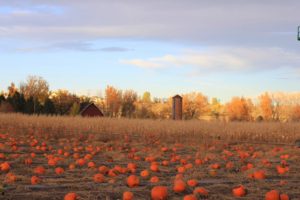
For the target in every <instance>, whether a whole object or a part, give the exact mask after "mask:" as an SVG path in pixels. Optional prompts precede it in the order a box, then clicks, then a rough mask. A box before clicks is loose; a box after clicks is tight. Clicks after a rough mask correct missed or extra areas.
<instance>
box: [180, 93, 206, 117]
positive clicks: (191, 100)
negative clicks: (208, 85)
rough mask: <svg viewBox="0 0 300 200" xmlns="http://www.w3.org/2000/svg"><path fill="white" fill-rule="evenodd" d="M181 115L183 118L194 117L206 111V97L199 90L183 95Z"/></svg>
mask: <svg viewBox="0 0 300 200" xmlns="http://www.w3.org/2000/svg"><path fill="white" fill-rule="evenodd" d="M182 101H183V115H184V118H185V119H196V118H199V117H200V116H201V115H202V114H204V113H205V112H207V111H208V99H207V97H206V96H204V95H203V94H202V93H200V92H191V93H188V94H184V95H183V100H182Z"/></svg>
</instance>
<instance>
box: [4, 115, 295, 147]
mask: <svg viewBox="0 0 300 200" xmlns="http://www.w3.org/2000/svg"><path fill="white" fill-rule="evenodd" d="M8 130H10V131H13V132H15V133H17V134H24V132H26V131H42V132H47V133H48V134H53V136H56V137H60V136H64V137H65V136H68V135H69V136H70V137H71V136H74V135H76V134H86V133H91V134H96V135H97V137H98V138H100V139H103V138H109V139H117V138H118V137H120V136H122V135H129V136H131V138H137V139H138V140H149V142H150V141H151V140H160V141H161V142H205V141H209V140H214V139H220V140H225V141H248V142H263V143H265V142H266V143H287V144H292V143H293V142H294V141H295V140H296V139H299V138H300V123H279V122H260V123H257V122H229V123H224V122H206V121H198V120H193V121H171V120H150V119H149V120H142V119H116V118H82V117H66V116H34V115H33V116H28V115H21V114H0V132H1V131H2V132H3V131H8Z"/></svg>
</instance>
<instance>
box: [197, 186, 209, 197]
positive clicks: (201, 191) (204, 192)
mask: <svg viewBox="0 0 300 200" xmlns="http://www.w3.org/2000/svg"><path fill="white" fill-rule="evenodd" d="M194 194H198V195H200V196H205V197H206V196H208V191H207V190H206V189H205V188H203V187H197V188H196V189H195V190H194Z"/></svg>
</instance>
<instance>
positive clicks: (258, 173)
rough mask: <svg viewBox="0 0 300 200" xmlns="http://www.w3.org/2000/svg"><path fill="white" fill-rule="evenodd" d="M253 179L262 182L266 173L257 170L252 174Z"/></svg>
mask: <svg viewBox="0 0 300 200" xmlns="http://www.w3.org/2000/svg"><path fill="white" fill-rule="evenodd" d="M253 177H254V178H255V179H258V180H262V179H265V178H266V173H265V171H263V170H258V171H256V172H254V173H253Z"/></svg>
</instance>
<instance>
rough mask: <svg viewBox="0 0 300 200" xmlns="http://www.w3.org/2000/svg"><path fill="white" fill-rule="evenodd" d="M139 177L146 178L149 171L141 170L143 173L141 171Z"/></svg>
mask: <svg viewBox="0 0 300 200" xmlns="http://www.w3.org/2000/svg"><path fill="white" fill-rule="evenodd" d="M140 175H141V177H143V178H146V177H148V176H149V171H148V170H143V171H141V174H140Z"/></svg>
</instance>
